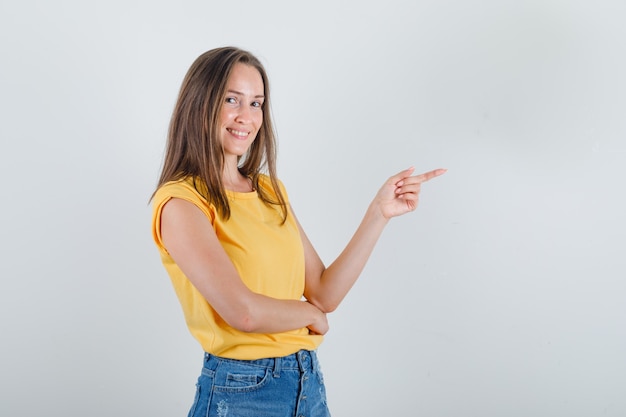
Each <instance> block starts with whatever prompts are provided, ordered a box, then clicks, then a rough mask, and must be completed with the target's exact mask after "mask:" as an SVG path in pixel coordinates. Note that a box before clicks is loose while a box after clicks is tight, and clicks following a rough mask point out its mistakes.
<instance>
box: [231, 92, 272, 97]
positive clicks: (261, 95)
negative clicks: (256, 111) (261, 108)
mask: <svg viewBox="0 0 626 417" xmlns="http://www.w3.org/2000/svg"><path fill="white" fill-rule="evenodd" d="M227 93H231V94H237V95H239V96H245V94H244V93H242V92H241V91H237V90H228V91H227ZM254 98H265V96H264V95H263V94H257V95H256V96H254Z"/></svg>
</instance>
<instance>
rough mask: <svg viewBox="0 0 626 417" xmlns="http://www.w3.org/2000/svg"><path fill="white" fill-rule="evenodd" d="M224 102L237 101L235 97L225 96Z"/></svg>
mask: <svg viewBox="0 0 626 417" xmlns="http://www.w3.org/2000/svg"><path fill="white" fill-rule="evenodd" d="M226 102H227V103H230V104H235V103H237V99H235V97H226Z"/></svg>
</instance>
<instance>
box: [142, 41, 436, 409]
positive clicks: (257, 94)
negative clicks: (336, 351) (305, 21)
mask: <svg viewBox="0 0 626 417" xmlns="http://www.w3.org/2000/svg"><path fill="white" fill-rule="evenodd" d="M269 100H270V93H269V87H268V78H267V74H266V72H265V70H264V68H263V66H262V65H261V63H260V62H259V60H258V59H257V58H255V57H254V56H253V55H252V54H250V53H249V52H247V51H243V50H241V49H238V48H232V47H225V48H218V49H213V50H210V51H208V52H206V53H204V54H203V55H201V56H200V57H198V58H197V59H196V61H195V62H194V63H193V65H192V66H191V68H190V69H189V71H188V73H187V75H186V76H185V79H184V81H183V84H182V87H181V90H180V94H179V97H178V101H177V103H176V107H175V109H174V113H173V116H172V120H171V123H170V129H169V135H168V143H167V149H166V154H165V160H164V164H163V169H162V173H161V178H160V180H159V183H158V186H157V190H156V191H155V193H154V195H153V208H154V210H153V223H152V225H153V237H154V240H155V242H156V244H157V247H158V249H159V252H160V254H161V259H162V261H163V264H164V266H165V268H166V270H167V272H168V274H169V276H170V277H171V280H172V283H173V286H174V289H175V291H176V294H177V296H178V298H179V300H180V303H181V305H182V308H183V312H184V315H185V319H186V322H187V325H188V327H189V330H190V332H191V334H192V335H193V336H194V337H195V338H196V339H197V340H198V342H199V343H200V345H201V346H202V348H203V350H204V352H205V355H204V363H203V368H202V372H201V374H200V377H199V379H198V383H197V386H196V398H195V401H194V403H193V406H192V408H191V411H190V412H189V416H226V415H229V416H237V417H242V416H243V417H245V416H255V417H258V416H281V417H283V416H300V415H306V416H313V417H315V416H328V415H329V412H328V408H327V406H326V395H325V390H324V385H323V378H322V374H321V372H320V368H319V364H318V361H317V356H316V354H315V350H316V348H317V347H318V346H319V344H320V343H321V342H322V338H323V335H324V334H325V333H326V332H327V331H328V321H327V318H326V314H327V313H329V312H332V311H333V310H335V308H337V306H338V305H339V303H340V302H341V300H342V299H343V298H344V297H345V295H346V294H347V292H348V291H349V290H350V288H351V287H352V285H353V284H354V282H355V281H356V279H357V278H358V276H359V274H360V273H361V271H362V269H363V267H364V266H365V263H366V261H367V259H368V257H369V256H370V253H371V251H372V249H373V248H374V245H375V243H376V241H377V240H378V238H379V236H380V234H381V232H382V230H383V228H384V227H385V225H386V223H387V222H388V220H389V219H390V218H392V217H395V216H399V215H402V214H404V213H407V212H410V211H413V210H414V209H415V208H416V207H417V203H418V194H419V191H420V185H421V183H423V182H424V181H428V180H429V179H431V178H433V177H436V176H438V175H441V174H443V173H444V172H445V170H443V169H438V170H434V171H431V172H428V173H425V174H422V175H412V174H413V169H412V168H410V169H407V170H404V171H402V172H400V173H398V174H396V175H394V176H392V177H391V178H389V179H388V180H387V181H386V182H385V184H384V185H383V186H382V188H381V189H380V190H379V192H378V194H377V195H376V197H375V198H374V200H373V201H372V203H371V204H370V206H369V207H368V209H367V212H366V214H365V216H364V218H363V221H362V222H361V224H360V226H359V227H358V229H357V230H356V232H355V234H354V237H353V238H352V239H351V240H350V242H349V243H348V245H347V246H346V248H345V249H344V251H343V252H342V253H341V254H340V255H339V257H338V258H337V259H336V260H335V261H334V262H333V263H332V264H331V265H329V266H328V267H326V266H324V264H323V263H322V261H321V260H320V257H319V256H318V255H317V253H316V251H315V249H314V248H313V246H312V245H311V242H310V241H309V240H308V239H307V236H306V234H305V233H304V231H303V230H302V228H301V226H300V224H299V223H298V221H297V219H296V217H295V215H294V213H293V211H292V209H291V206H290V204H289V200H288V197H287V193H286V191H285V189H284V187H283V185H282V183H281V182H280V181H279V180H278V178H277V177H276V150H275V135H274V130H273V127H272V120H271V117H270V112H269V109H270V105H269Z"/></svg>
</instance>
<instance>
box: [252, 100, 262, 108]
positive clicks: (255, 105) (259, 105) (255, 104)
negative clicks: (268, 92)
mask: <svg viewBox="0 0 626 417" xmlns="http://www.w3.org/2000/svg"><path fill="white" fill-rule="evenodd" d="M252 107H263V103H261V102H260V101H254V102H252Z"/></svg>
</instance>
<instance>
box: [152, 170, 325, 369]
mask: <svg viewBox="0 0 626 417" xmlns="http://www.w3.org/2000/svg"><path fill="white" fill-rule="evenodd" d="M200 183H201V182H200ZM259 186H260V187H263V189H264V190H266V191H267V192H268V194H269V195H272V196H273V193H272V191H271V190H272V189H271V186H270V183H269V179H268V178H267V177H264V176H262V177H261V179H260V181H259ZM280 187H281V192H283V195H284V196H285V198H286V196H287V194H286V192H285V190H284V188H283V185H282V184H280ZM226 193H227V196H228V200H229V204H230V210H231V215H230V219H229V220H226V221H224V220H223V219H222V218H221V217H220V216H219V214H218V213H217V210H216V208H215V207H214V206H213V205H212V204H209V203H208V202H207V200H206V199H205V198H203V197H202V196H201V195H200V194H199V193H198V191H197V190H196V189H195V188H194V185H193V180H192V179H191V178H187V179H185V180H181V181H174V182H169V183H167V184H165V185H163V186H162V187H161V188H159V190H158V191H157V192H156V194H155V196H154V199H153V216H152V234H153V238H154V241H155V243H156V245H157V247H158V249H159V253H160V255H161V260H162V262H163V265H164V266H165V269H166V270H167V272H168V274H169V276H170V278H171V280H172V284H173V285H174V289H175V291H176V295H177V296H178V299H179V301H180V304H181V306H182V308H183V313H184V315H185V320H186V322H187V326H188V327H189V331H190V332H191V334H192V335H193V337H195V338H196V339H197V340H198V342H200V345H201V346H202V348H203V349H204V351H205V352H208V353H211V354H213V355H216V356H222V357H227V358H232V359H260V358H267V357H279V356H286V355H290V354H292V353H294V352H297V351H298V350H300V349H308V350H313V349H316V348H317V347H318V346H319V344H320V343H321V342H322V339H323V337H322V336H320V335H310V334H309V331H308V329H307V328H302V329H298V330H293V331H289V332H283V333H275V334H259V333H245V332H241V331H238V330H236V329H234V328H232V327H230V326H229V325H228V324H226V322H224V320H223V319H222V318H221V317H220V316H219V315H218V314H217V312H216V311H215V310H213V308H212V307H211V306H210V305H209V303H208V302H207V301H206V299H205V298H204V297H203V296H202V295H201V294H200V292H199V291H198V290H197V289H196V288H195V287H194V286H193V284H191V282H190V281H189V280H188V279H187V277H186V276H185V275H184V274H183V272H182V271H181V270H180V268H179V267H178V265H176V263H175V262H174V260H173V259H172V257H171V256H170V255H169V253H168V252H167V250H166V249H165V247H164V246H163V242H162V240H161V230H160V225H161V210H162V208H163V205H164V204H165V203H167V202H168V201H169V200H170V199H171V198H181V199H184V200H187V201H189V202H191V203H193V204H195V205H196V206H197V207H198V208H199V209H200V210H202V212H203V213H204V214H205V215H206V216H207V218H208V219H209V220H210V222H211V224H212V225H213V229H214V230H215V233H216V234H217V237H218V239H219V241H220V243H221V244H222V246H223V247H224V249H225V250H226V253H227V254H228V256H229V257H230V259H231V261H232V262H233V264H234V266H235V268H236V269H237V272H238V273H239V276H240V277H241V279H242V280H243V282H244V283H245V284H246V285H247V286H248V288H250V290H251V291H253V292H256V293H259V294H263V295H266V296H269V297H273V298H277V299H290V300H300V299H302V295H303V293H304V250H303V248H302V241H301V240H300V233H299V231H298V227H297V224H296V221H295V219H294V217H293V216H292V215H291V213H290V214H289V216H288V217H287V221H286V222H285V224H282V225H281V222H282V212H281V210H280V208H279V207H278V206H268V205H267V204H265V203H264V202H263V201H262V200H261V199H260V198H259V197H258V194H257V193H256V192H250V193H238V192H233V191H228V190H227V191H226Z"/></svg>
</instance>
